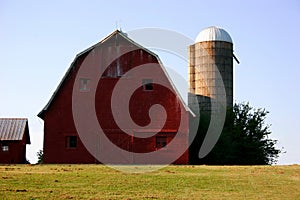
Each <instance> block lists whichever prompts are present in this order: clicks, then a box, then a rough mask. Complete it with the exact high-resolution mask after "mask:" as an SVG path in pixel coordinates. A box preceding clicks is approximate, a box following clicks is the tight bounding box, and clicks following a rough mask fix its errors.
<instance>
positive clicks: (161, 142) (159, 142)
mask: <svg viewBox="0 0 300 200" xmlns="http://www.w3.org/2000/svg"><path fill="white" fill-rule="evenodd" d="M165 146H167V137H166V136H157V137H156V148H157V149H160V148H164V147H165Z"/></svg>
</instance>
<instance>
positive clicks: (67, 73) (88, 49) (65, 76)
mask: <svg viewBox="0 0 300 200" xmlns="http://www.w3.org/2000/svg"><path fill="white" fill-rule="evenodd" d="M116 34H119V35H121V36H122V37H123V38H124V39H126V40H127V41H129V42H131V43H133V44H134V45H136V46H137V47H139V48H140V49H143V50H145V51H147V52H148V53H150V54H152V55H153V56H155V57H156V59H157V60H158V62H159V64H160V66H161V68H162V69H163V72H164V74H165V75H166V77H167V79H168V81H169V82H170V84H171V85H172V88H173V89H174V91H175V92H176V94H177V96H178V97H179V99H180V101H181V102H182V104H183V106H184V108H185V110H186V111H189V112H190V113H191V114H192V115H194V114H193V112H192V111H191V110H190V109H189V107H188V106H187V105H186V103H185V102H184V101H183V99H182V97H181V95H180V93H179V92H178V90H177V88H176V87H175V85H174V83H173V81H172V80H171V78H170V76H169V74H168V73H167V71H166V69H165V67H164V65H163V63H162V61H161V60H160V58H159V56H158V55H157V54H155V53H154V52H152V51H151V50H149V49H147V48H145V47H143V46H142V45H140V44H138V43H137V42H135V41H134V40H132V39H130V38H129V37H128V35H127V34H126V33H124V32H122V31H120V30H118V29H116V30H115V31H113V32H112V33H110V34H109V35H107V36H106V37H104V38H103V39H101V40H100V42H98V43H96V44H94V45H92V46H91V47H89V48H87V49H85V50H83V51H82V52H80V53H78V54H77V55H76V56H75V58H74V60H73V61H72V63H71V65H70V67H69V68H68V70H67V72H66V73H65V75H64V76H63V78H62V80H61V81H60V83H59V85H58V86H57V88H56V90H55V91H54V92H53V94H52V96H51V98H50V100H49V101H48V103H47V104H46V106H45V107H44V108H43V109H42V110H41V111H40V112H39V113H38V115H37V116H38V117H40V118H41V119H42V118H43V114H44V112H45V111H47V109H48V108H49V106H50V105H51V103H52V101H53V99H54V98H55V96H56V95H57V93H58V91H59V89H60V88H61V86H62V85H63V83H64V81H65V80H66V78H67V76H68V75H69V74H70V72H71V70H72V69H73V67H74V64H75V62H76V60H77V59H78V58H79V57H81V56H83V55H84V54H86V53H88V52H90V51H92V50H93V49H94V48H96V47H97V46H99V45H101V44H103V43H104V42H105V41H107V40H108V39H109V38H111V37H112V36H114V35H116Z"/></svg>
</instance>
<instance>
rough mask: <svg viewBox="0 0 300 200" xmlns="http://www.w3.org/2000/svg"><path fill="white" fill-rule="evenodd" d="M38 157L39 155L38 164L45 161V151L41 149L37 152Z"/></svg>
mask: <svg viewBox="0 0 300 200" xmlns="http://www.w3.org/2000/svg"><path fill="white" fill-rule="evenodd" d="M36 155H37V157H38V162H37V164H43V161H44V152H43V150H39V151H38V152H37V153H36Z"/></svg>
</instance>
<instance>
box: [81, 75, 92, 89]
mask: <svg viewBox="0 0 300 200" xmlns="http://www.w3.org/2000/svg"><path fill="white" fill-rule="evenodd" d="M89 83H90V79H88V78H80V86H79V89H80V91H90V87H89Z"/></svg>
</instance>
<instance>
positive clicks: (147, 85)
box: [143, 79, 153, 91]
mask: <svg viewBox="0 0 300 200" xmlns="http://www.w3.org/2000/svg"><path fill="white" fill-rule="evenodd" d="M143 90H146V91H151V90H153V80H152V79H143Z"/></svg>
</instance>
